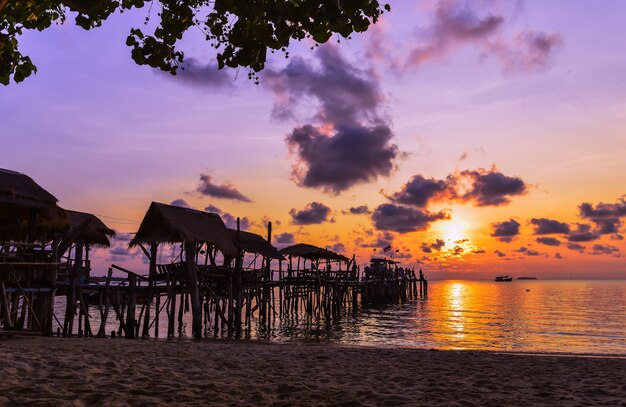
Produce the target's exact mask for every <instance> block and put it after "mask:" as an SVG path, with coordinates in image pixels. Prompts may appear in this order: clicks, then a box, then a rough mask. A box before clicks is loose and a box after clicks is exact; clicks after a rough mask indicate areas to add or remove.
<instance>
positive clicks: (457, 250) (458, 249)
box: [452, 246, 465, 256]
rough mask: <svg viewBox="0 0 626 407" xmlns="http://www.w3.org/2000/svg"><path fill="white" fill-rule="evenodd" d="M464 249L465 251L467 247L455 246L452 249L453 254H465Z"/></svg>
mask: <svg viewBox="0 0 626 407" xmlns="http://www.w3.org/2000/svg"><path fill="white" fill-rule="evenodd" d="M464 251H465V249H463V247H461V246H454V248H453V249H452V255H453V256H460V255H461V254H463V252H464Z"/></svg>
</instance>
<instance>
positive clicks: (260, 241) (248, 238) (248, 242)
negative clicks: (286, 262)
mask: <svg viewBox="0 0 626 407" xmlns="http://www.w3.org/2000/svg"><path fill="white" fill-rule="evenodd" d="M228 232H229V233H230V234H231V236H232V238H233V241H234V242H235V245H236V246H237V247H238V248H239V249H241V250H244V251H246V252H248V253H255V254H260V255H261V256H263V257H268V258H270V259H279V260H281V259H284V257H283V256H281V255H280V253H278V249H276V248H275V247H274V246H272V244H271V243H270V242H268V241H267V240H265V239H264V238H263V236H261V235H257V234H256V233H251V232H244V231H239V238H237V231H236V230H235V229H228Z"/></svg>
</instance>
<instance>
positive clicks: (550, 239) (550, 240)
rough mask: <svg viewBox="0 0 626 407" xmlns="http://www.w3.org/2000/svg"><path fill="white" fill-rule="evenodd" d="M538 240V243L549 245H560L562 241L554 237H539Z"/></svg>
mask: <svg viewBox="0 0 626 407" xmlns="http://www.w3.org/2000/svg"><path fill="white" fill-rule="evenodd" d="M536 240H537V243H541V244H545V245H547V246H560V245H561V241H560V240H559V239H555V238H553V237H538V238H537V239H536Z"/></svg>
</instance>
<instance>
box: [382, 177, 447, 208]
mask: <svg viewBox="0 0 626 407" xmlns="http://www.w3.org/2000/svg"><path fill="white" fill-rule="evenodd" d="M447 188H448V186H447V185H446V182H445V181H443V180H436V179H434V178H424V177H423V176H422V175H419V174H417V175H414V176H412V177H411V179H410V180H409V181H408V182H407V183H406V184H404V185H403V186H402V189H401V190H400V191H399V192H396V193H394V194H392V195H391V196H388V197H387V198H388V199H389V200H391V201H392V202H395V203H398V204H404V205H413V206H417V207H419V208H425V207H426V206H427V205H428V203H429V201H430V200H431V199H434V198H440V197H442V196H445V195H446V191H447Z"/></svg>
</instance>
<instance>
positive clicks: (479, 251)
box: [472, 249, 486, 254]
mask: <svg viewBox="0 0 626 407" xmlns="http://www.w3.org/2000/svg"><path fill="white" fill-rule="evenodd" d="M472 253H474V254H485V253H486V251H485V249H476V250H473V251H472Z"/></svg>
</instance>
